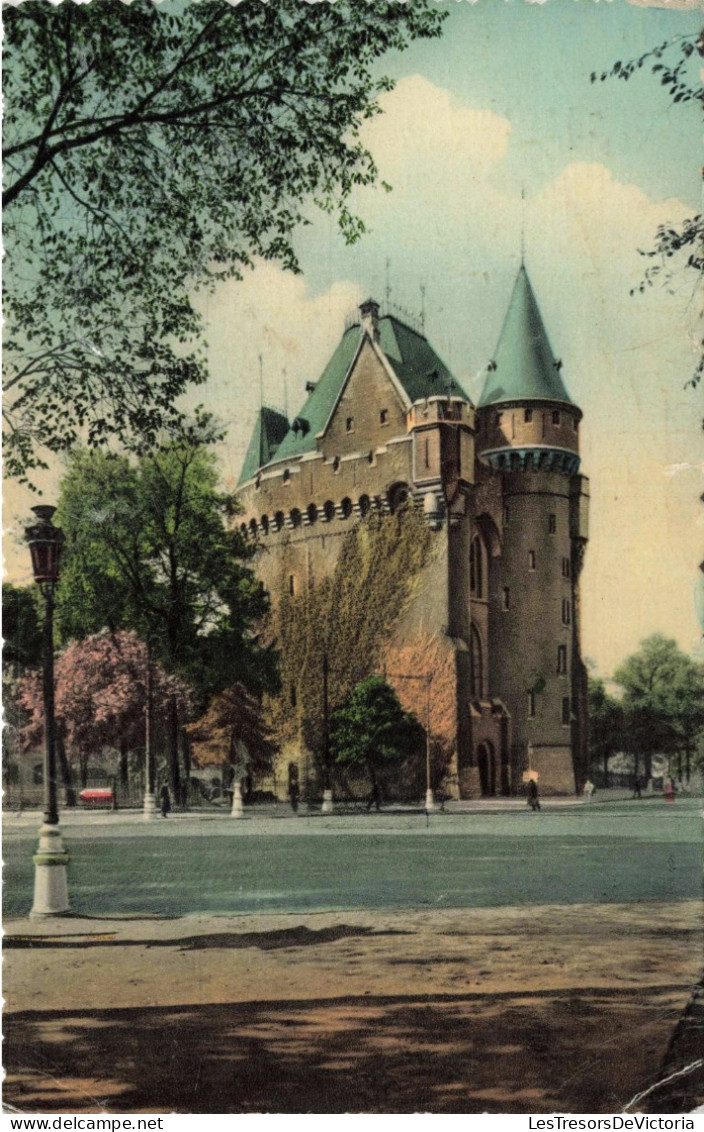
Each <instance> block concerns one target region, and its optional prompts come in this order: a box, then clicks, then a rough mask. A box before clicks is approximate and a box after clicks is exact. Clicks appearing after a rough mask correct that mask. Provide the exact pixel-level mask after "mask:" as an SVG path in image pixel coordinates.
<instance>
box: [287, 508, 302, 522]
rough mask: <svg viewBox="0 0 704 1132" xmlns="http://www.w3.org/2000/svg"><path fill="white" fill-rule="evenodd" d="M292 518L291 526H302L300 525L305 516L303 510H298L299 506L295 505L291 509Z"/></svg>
mask: <svg viewBox="0 0 704 1132" xmlns="http://www.w3.org/2000/svg"><path fill="white" fill-rule="evenodd" d="M290 518H291V526H292V527H300V525H301V523H302V521H303V518H302V515H301V512H300V511H299V510H298V508H297V507H294V508H293V510H292V511H291V516H290Z"/></svg>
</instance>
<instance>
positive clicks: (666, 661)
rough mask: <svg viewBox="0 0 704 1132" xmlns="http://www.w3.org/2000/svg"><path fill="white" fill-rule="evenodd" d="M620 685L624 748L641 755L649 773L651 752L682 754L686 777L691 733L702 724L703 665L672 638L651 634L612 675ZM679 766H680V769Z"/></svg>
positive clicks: (699, 729)
mask: <svg viewBox="0 0 704 1132" xmlns="http://www.w3.org/2000/svg"><path fill="white" fill-rule="evenodd" d="M614 680H615V681H616V682H617V683H618V684H621V686H622V687H623V689H624V694H623V710H624V725H625V736H626V747H627V749H628V750H630V751H631V752H632V753H633V754H634V755H635V756H636V773H637V772H638V765H637V760H638V758H639V756H640V755H642V756H643V760H644V768H645V773H646V776H647V777H648V778H650V776H651V762H652V756H653V755H654V754H658V753H662V754H668V755H676V756H678V759H679V760H680V762H681V760H682V758H683V757H684V759H685V765H686V774H687V777H689V772H690V762H691V756H692V752H693V751H694V748H695V742H696V737H697V735H698V734H699V733H700V732H701V730H702V728H703V727H704V666H702V665H701V664H696V663H695V662H694V661H693V660H691V658H690V657H688V656H686V655H685V653H683V652H681V651H680V650H679V649H678V647H677V644H676V642H675V641H673V640H670V639H668V638H667V637H664V636H663V635H662V634H661V633H655V634H653V636H651V637H648V638H647V640H645V641H643V642H642V644H641V647H640V650H639V651H638V652H637V653H634V654H633V656H629V657H628V658H627V659H626V660H625V661H624V662H623V664H622V665H620V667H619V668H617V670H616V672H615V673H614ZM680 769H681V768H680Z"/></svg>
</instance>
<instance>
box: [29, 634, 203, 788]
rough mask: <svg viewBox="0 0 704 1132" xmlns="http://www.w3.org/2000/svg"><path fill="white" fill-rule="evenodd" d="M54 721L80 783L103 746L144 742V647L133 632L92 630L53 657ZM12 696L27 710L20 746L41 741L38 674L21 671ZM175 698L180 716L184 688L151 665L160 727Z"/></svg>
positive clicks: (187, 706) (185, 701) (184, 709)
mask: <svg viewBox="0 0 704 1132" xmlns="http://www.w3.org/2000/svg"><path fill="white" fill-rule="evenodd" d="M54 676H55V683H56V693H55V697H56V702H55V706H56V724H57V730H58V732H59V734H60V738H61V740H62V742H64V743H65V745H66V747H67V750H68V754H69V757H75V758H77V759H78V762H79V767H80V774H81V780H82V782H83V783H84V784H85V781H86V774H87V769H88V763H89V760H90V758H91V756H95V755H96V754H98V753H99V752H100V751H101V749H102V748H104V747H124V748H126V749H132V748H134V747H139V746H142V747H143V746H144V742H145V721H146V707H147V646H146V645H145V644H144V642H143V641H140V640H139V638H138V636H137V634H136V633H134V632H119V633H109V632H103V633H98V634H95V635H93V636H90V637H86V638H85V639H84V640H82V641H76V642H74V643H73V644H71V645H69V647H68V648H67V649H66V650H65V651H64V652H63V653H62V654H61V655H60V656H59V657H58V659H57V661H56V664H55V668H54ZM18 698H19V702H20V704H21V706H22V708H23V709H24V710H25V711H26V712H27V713H28V716H29V721H28V723H27V726H26V727H25V729H24V733H23V745H24V747H25V749H28V748H31V747H34V746H36V745H37V744H38V743H39V742H41V737H42V734H43V729H44V700H43V692H42V675H41V672H39V671H32V672H27V673H26V674H25V676H24V677H23V678H22V680H21V681H20V683H19V686H18ZM173 698H175V699H176V700H177V702H178V705H179V710H180V712H181V715H182V716H184V717H185V716H187V715H188V713H189V712H190V710H191V694H190V689H189V688H188V686H187V685H186V684H185V683H184V682H183V681H182V680H179V679H178V678H177V677H175V676H171V675H169V674H167V672H166V671H165V670H164V669H163V667H162V666H161V665H158V664H152V702H153V718H154V720H155V722H156V723H157V724H159V723H161V725H162V727H165V726H166V725H167V722H168V718H169V706H170V703H171V701H172V699H173Z"/></svg>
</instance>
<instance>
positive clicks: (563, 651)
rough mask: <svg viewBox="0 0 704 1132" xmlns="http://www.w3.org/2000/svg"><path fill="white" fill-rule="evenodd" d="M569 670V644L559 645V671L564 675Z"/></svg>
mask: <svg viewBox="0 0 704 1132" xmlns="http://www.w3.org/2000/svg"><path fill="white" fill-rule="evenodd" d="M566 671H567V645H558V646H557V672H558V675H559V676H564V674H565V672H566Z"/></svg>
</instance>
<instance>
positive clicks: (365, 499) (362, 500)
mask: <svg viewBox="0 0 704 1132" xmlns="http://www.w3.org/2000/svg"><path fill="white" fill-rule="evenodd" d="M371 506H372V504H371V500H370V498H369V496H368V495H360V497H359V513H360V515H361V516H362V518H364V516H365V515H368V514H369V512H370V510H371Z"/></svg>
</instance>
